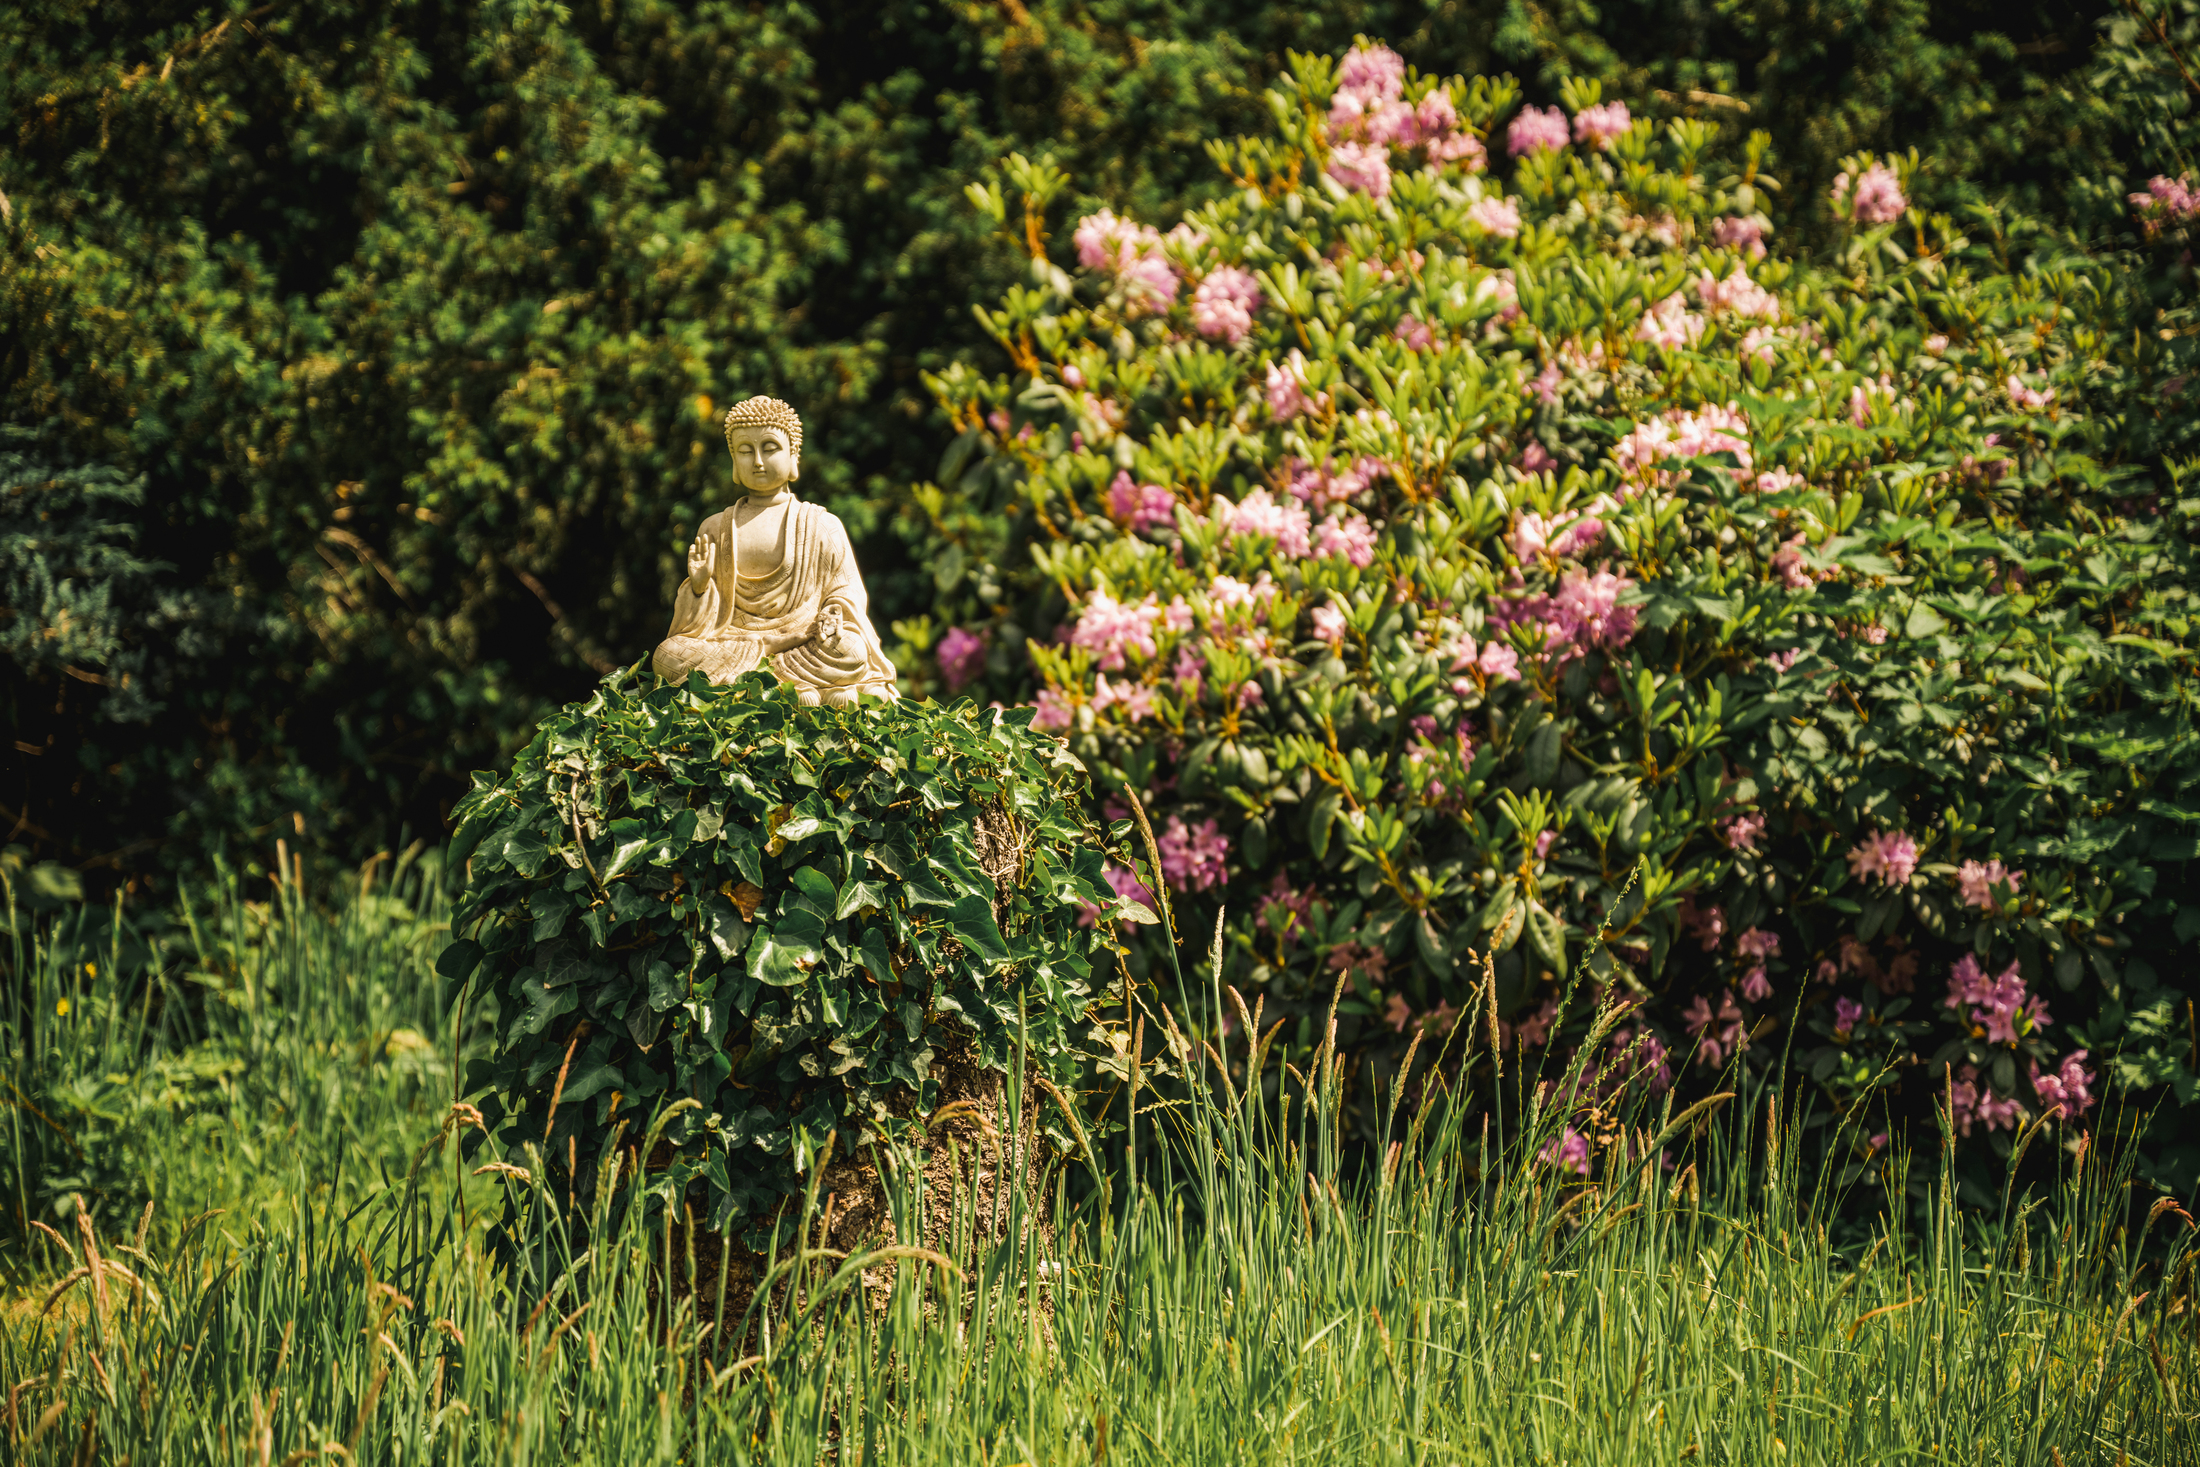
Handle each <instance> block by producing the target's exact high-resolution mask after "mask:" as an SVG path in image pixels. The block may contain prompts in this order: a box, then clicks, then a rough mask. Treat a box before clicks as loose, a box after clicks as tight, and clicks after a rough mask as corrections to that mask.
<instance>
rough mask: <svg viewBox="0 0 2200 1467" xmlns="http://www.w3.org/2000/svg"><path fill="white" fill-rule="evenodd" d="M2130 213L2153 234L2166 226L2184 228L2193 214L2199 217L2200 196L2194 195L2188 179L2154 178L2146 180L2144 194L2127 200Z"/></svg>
mask: <svg viewBox="0 0 2200 1467" xmlns="http://www.w3.org/2000/svg"><path fill="white" fill-rule="evenodd" d="M2128 197H2129V201H2130V204H2131V208H2132V211H2133V212H2134V213H2136V214H2137V215H2138V216H2139V219H2140V222H2141V223H2143V224H2145V225H2146V226H2147V233H2149V234H2152V233H2154V232H2155V231H2156V230H2158V229H2160V228H2161V227H2162V226H2163V225H2165V224H2183V223H2184V222H2185V221H2187V220H2188V219H2190V218H2192V217H2193V215H2195V214H2200V193H2195V192H2194V191H2193V188H2192V183H2191V180H2190V179H2188V178H2168V177H2165V176H2164V175H2162V174H2156V175H2155V176H2154V177H2153V178H2151V179H2149V180H2147V190H2146V192H2145V193H2143V194H2131V195H2129V196H2128Z"/></svg>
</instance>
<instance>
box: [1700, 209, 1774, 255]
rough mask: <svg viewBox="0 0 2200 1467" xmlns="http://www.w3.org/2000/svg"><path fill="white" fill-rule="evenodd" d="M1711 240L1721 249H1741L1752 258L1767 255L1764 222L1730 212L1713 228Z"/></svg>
mask: <svg viewBox="0 0 2200 1467" xmlns="http://www.w3.org/2000/svg"><path fill="white" fill-rule="evenodd" d="M1711 242H1712V243H1713V244H1715V245H1717V246H1719V248H1721V249H1727V250H1740V251H1741V252H1742V253H1743V254H1745V255H1747V256H1749V257H1750V258H1751V259H1752V260H1762V259H1763V258H1764V257H1765V226H1764V222H1763V221H1762V220H1760V219H1756V218H1754V217H1748V218H1745V217H1740V216H1737V215H1732V214H1729V215H1728V216H1727V217H1726V218H1724V219H1721V220H1720V221H1719V222H1718V224H1717V225H1715V226H1714V227H1713V228H1712V231H1711Z"/></svg>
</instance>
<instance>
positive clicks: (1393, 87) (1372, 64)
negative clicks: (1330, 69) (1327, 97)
mask: <svg viewBox="0 0 2200 1467" xmlns="http://www.w3.org/2000/svg"><path fill="white" fill-rule="evenodd" d="M1405 81H1406V63H1405V58H1404V57H1402V56H1400V55H1399V54H1398V53H1397V52H1395V51H1393V50H1391V49H1390V48H1389V47H1388V46H1385V45H1381V44H1379V43H1378V44H1376V45H1373V46H1355V47H1353V48H1352V49H1351V50H1350V51H1348V52H1346V53H1345V58H1344V60H1342V61H1340V62H1338V63H1337V90H1338V91H1339V92H1343V93H1348V94H1350V95H1353V96H1358V97H1365V98H1375V99H1379V98H1386V97H1395V96H1397V95H1398V94H1399V92H1400V91H1402V90H1403V89H1404V87H1405Z"/></svg>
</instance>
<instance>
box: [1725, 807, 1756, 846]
mask: <svg viewBox="0 0 2200 1467" xmlns="http://www.w3.org/2000/svg"><path fill="white" fill-rule="evenodd" d="M1764 833H1765V817H1764V816H1762V815H1758V814H1749V815H1737V816H1735V817H1734V818H1733V819H1732V820H1729V821H1727V822H1726V824H1724V825H1722V826H1720V827H1719V842H1720V844H1722V845H1724V846H1725V847H1726V848H1727V849H1728V850H1730V851H1754V850H1756V849H1757V838H1758V837H1759V836H1761V835H1763V834H1764Z"/></svg>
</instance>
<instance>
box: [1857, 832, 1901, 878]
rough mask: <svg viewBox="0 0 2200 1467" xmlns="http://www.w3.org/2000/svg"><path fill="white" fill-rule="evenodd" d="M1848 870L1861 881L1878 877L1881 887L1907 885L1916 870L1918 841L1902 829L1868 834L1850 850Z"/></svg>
mask: <svg viewBox="0 0 2200 1467" xmlns="http://www.w3.org/2000/svg"><path fill="white" fill-rule="evenodd" d="M1849 870H1850V872H1851V873H1853V874H1854V875H1855V877H1856V879H1857V880H1859V881H1870V880H1871V879H1872V878H1873V877H1877V878H1879V884H1880V885H1882V886H1908V885H1909V884H1910V873H1911V872H1913V871H1915V870H1917V842H1916V841H1914V840H1911V839H1910V837H1909V835H1908V833H1907V832H1905V831H1900V830H1897V831H1892V832H1886V831H1882V832H1880V833H1879V834H1877V835H1868V836H1866V837H1864V839H1863V840H1861V841H1859V842H1858V843H1857V846H1856V849H1855V850H1853V851H1850V852H1849Z"/></svg>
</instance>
